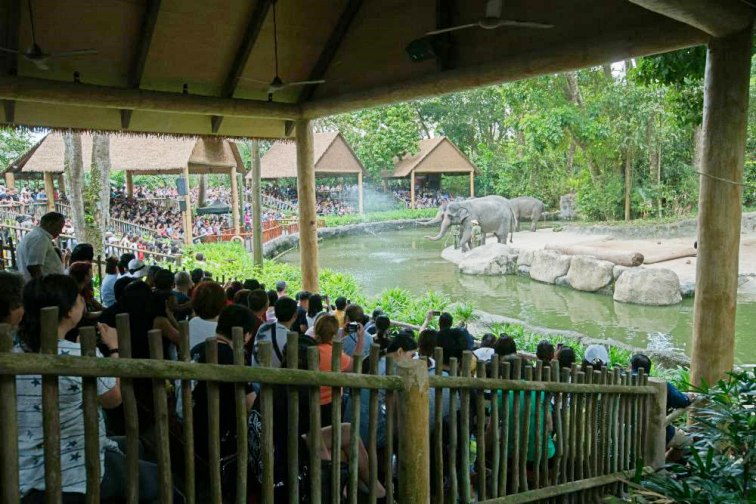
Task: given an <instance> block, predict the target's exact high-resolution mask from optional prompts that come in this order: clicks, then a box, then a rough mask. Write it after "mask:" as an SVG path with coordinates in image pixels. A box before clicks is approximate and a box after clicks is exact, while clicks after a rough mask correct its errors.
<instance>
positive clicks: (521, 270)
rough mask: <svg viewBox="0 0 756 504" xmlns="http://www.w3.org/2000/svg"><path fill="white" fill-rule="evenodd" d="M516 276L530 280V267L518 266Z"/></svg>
mask: <svg viewBox="0 0 756 504" xmlns="http://www.w3.org/2000/svg"><path fill="white" fill-rule="evenodd" d="M517 274H518V275H520V276H524V277H528V278H530V266H518V267H517Z"/></svg>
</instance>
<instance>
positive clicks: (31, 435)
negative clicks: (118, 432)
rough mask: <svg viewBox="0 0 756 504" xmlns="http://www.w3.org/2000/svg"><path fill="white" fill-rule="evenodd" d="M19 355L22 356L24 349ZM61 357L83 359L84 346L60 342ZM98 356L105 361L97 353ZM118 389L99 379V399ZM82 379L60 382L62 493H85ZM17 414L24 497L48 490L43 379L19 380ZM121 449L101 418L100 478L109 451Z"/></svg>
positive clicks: (109, 380)
mask: <svg viewBox="0 0 756 504" xmlns="http://www.w3.org/2000/svg"><path fill="white" fill-rule="evenodd" d="M14 351H15V352H22V350H21V348H20V347H16V348H14ZM58 355H74V356H80V355H81V345H79V344H78V343H71V342H70V341H66V340H58ZM97 356H98V357H102V354H100V351H99V350H97ZM115 385H116V379H115V378H97V395H102V394H105V393H106V392H108V391H109V390H111V389H112V388H113V387H115ZM82 407H83V399H82V392H81V377H78V376H61V377H60V378H59V379H58V412H59V414H60V427H61V428H60V462H61V463H60V466H61V478H62V479H61V481H62V483H63V484H62V490H63V491H64V492H72V493H85V492H86V490H87V481H86V470H85V468H84V414H83V411H82ZM16 412H17V416H16V418H17V419H18V458H19V468H20V469H19V479H20V490H21V494H22V495H23V494H25V493H27V492H29V491H30V490H32V489H37V490H44V489H45V470H44V465H45V458H44V455H45V450H44V445H43V443H44V440H43V439H44V438H43V435H42V377H41V376H39V375H29V376H16ZM117 447H118V445H117V444H116V443H115V442H113V441H111V440H110V439H108V437H107V436H106V431H105V422H104V419H103V417H102V415H100V477H101V478H102V475H103V474H104V473H105V449H106V448H117Z"/></svg>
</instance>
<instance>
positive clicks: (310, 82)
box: [283, 79, 325, 87]
mask: <svg viewBox="0 0 756 504" xmlns="http://www.w3.org/2000/svg"><path fill="white" fill-rule="evenodd" d="M310 84H325V81H324V80H322V79H321V80H308V81H296V82H287V83H285V84H284V85H283V87H289V86H308V85H310Z"/></svg>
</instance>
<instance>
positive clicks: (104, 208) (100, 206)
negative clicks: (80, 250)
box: [84, 133, 110, 255]
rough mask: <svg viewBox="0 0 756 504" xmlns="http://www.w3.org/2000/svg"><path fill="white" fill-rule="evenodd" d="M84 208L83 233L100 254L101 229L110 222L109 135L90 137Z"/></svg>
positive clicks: (101, 243)
mask: <svg viewBox="0 0 756 504" xmlns="http://www.w3.org/2000/svg"><path fill="white" fill-rule="evenodd" d="M89 174H90V176H89V187H87V200H86V202H85V205H84V206H85V208H86V213H87V216H88V217H87V219H86V222H85V225H86V227H85V234H86V239H87V242H88V243H91V244H92V246H93V247H94V250H95V255H99V254H102V248H103V230H105V229H106V228H107V226H108V224H109V223H110V136H109V135H103V134H99V133H98V134H95V135H94V136H93V137H92V166H91V171H90V172H89Z"/></svg>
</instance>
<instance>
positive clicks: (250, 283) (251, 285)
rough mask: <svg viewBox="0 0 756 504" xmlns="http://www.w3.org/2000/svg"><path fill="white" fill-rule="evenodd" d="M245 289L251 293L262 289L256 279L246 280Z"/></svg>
mask: <svg viewBox="0 0 756 504" xmlns="http://www.w3.org/2000/svg"><path fill="white" fill-rule="evenodd" d="M244 288H245V289H247V290H251V291H253V290H257V289H259V288H260V282H258V281H257V280H256V279H254V278H248V279H246V280H244Z"/></svg>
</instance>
